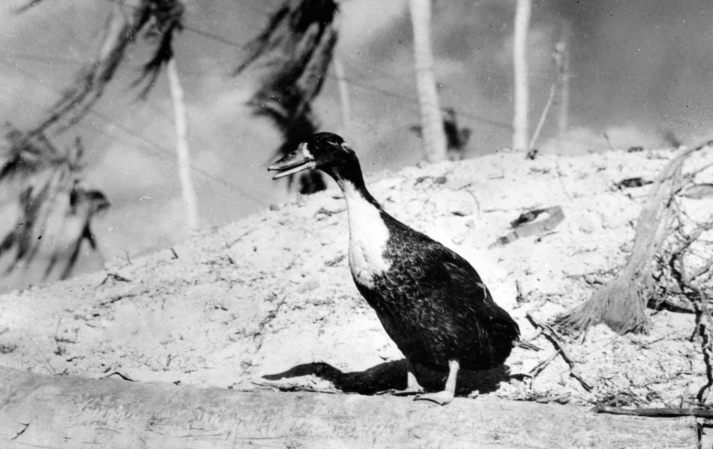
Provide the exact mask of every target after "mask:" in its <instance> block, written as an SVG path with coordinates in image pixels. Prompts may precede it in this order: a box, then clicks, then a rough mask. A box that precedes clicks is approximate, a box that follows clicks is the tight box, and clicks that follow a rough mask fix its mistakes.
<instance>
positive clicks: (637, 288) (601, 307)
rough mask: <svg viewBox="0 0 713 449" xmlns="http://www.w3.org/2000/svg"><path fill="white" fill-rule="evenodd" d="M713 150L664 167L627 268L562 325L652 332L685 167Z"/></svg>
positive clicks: (565, 317)
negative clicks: (659, 275)
mask: <svg viewBox="0 0 713 449" xmlns="http://www.w3.org/2000/svg"><path fill="white" fill-rule="evenodd" d="M710 148H711V144H710V143H707V144H704V145H702V146H699V147H696V148H692V149H687V150H684V151H683V152H681V153H680V154H679V155H677V156H676V157H675V158H673V159H672V160H671V161H670V162H669V163H668V164H667V165H666V166H665V167H664V169H663V170H662V171H661V173H659V175H658V177H657V178H656V180H655V181H654V183H653V185H652V187H651V190H650V191H649V194H648V196H647V198H646V203H645V204H644V208H643V209H642V211H641V213H640V214H639V218H638V220H637V224H636V237H635V239H634V246H633V249H632V253H631V256H630V257H629V261H628V262H627V264H626V266H625V267H624V269H623V270H622V271H621V273H620V274H619V276H618V277H617V278H616V279H614V280H613V281H611V282H609V283H608V284H606V285H605V286H604V287H602V288H600V289H599V290H597V291H595V292H594V294H593V295H592V296H591V297H590V298H589V299H588V300H587V301H586V302H585V303H584V304H582V305H580V306H579V307H577V308H575V309H574V310H572V311H570V312H568V313H567V314H565V315H563V316H561V317H559V318H558V319H557V324H558V325H560V326H562V327H564V328H568V329H571V330H575V331H582V330H586V329H587V328H589V327H590V326H593V325H595V324H598V323H602V322H603V323H605V324H606V325H607V326H609V327H610V328H611V329H612V330H614V331H616V332H617V333H619V334H625V333H627V332H634V333H647V332H648V330H649V321H648V318H647V316H646V307H647V305H648V304H650V303H652V302H653V303H655V302H656V301H657V299H658V296H659V295H660V294H661V292H660V289H659V288H658V285H657V280H656V278H655V276H654V274H655V273H654V269H655V267H656V261H657V258H658V257H659V254H660V253H661V251H662V248H663V247H664V244H665V243H666V241H667V239H668V238H669V237H670V236H671V235H672V232H671V231H672V229H673V228H674V225H675V223H676V217H677V206H676V201H675V200H676V197H677V195H679V194H680V193H681V192H682V190H683V189H684V188H685V187H686V186H687V185H688V184H689V180H690V176H689V175H684V174H683V164H684V163H685V162H686V160H687V159H688V158H689V157H690V156H691V155H692V154H693V153H696V152H698V151H700V150H703V149H710ZM699 235H700V234H699ZM709 268H710V267H709Z"/></svg>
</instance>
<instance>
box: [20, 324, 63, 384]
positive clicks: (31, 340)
mask: <svg viewBox="0 0 713 449" xmlns="http://www.w3.org/2000/svg"><path fill="white" fill-rule="evenodd" d="M22 333H23V334H25V336H26V337H27V339H28V340H30V342H31V343H32V344H33V345H34V346H35V348H37V351H38V352H39V353H40V355H41V356H42V358H43V359H45V362H46V363H47V366H49V367H50V370H51V372H52V374H53V375H54V376H56V375H57V371H55V369H54V367H53V366H52V364H51V363H50V360H49V359H48V358H47V356H45V353H44V352H42V349H40V347H39V346H38V345H37V343H35V340H33V339H32V337H30V335H29V334H28V333H27V332H25V331H24V330H22Z"/></svg>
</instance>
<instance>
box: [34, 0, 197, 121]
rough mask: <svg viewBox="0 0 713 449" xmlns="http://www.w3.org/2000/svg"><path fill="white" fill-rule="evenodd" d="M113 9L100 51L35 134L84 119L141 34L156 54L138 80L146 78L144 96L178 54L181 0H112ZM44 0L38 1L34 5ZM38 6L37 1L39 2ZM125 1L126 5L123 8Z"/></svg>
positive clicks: (142, 81)
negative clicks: (176, 37) (174, 43)
mask: <svg viewBox="0 0 713 449" xmlns="http://www.w3.org/2000/svg"><path fill="white" fill-rule="evenodd" d="M112 2H113V3H114V6H113V9H112V11H111V13H110V14H109V16H108V17H107V19H106V25H105V27H104V32H103V35H102V36H101V38H99V39H98V42H99V46H98V49H97V53H96V55H95V57H94V58H93V59H92V60H91V61H88V62H87V63H85V64H84V65H83V66H82V67H81V68H80V69H79V71H78V73H77V75H76V79H75V82H74V84H73V85H72V86H70V87H69V88H67V89H66V90H65V91H64V94H63V95H62V97H61V98H60V99H59V101H58V102H57V103H56V104H55V105H54V106H52V108H51V109H50V111H49V114H48V115H47V116H46V117H44V118H43V119H42V121H41V122H40V124H39V125H37V126H36V127H35V128H34V129H33V130H32V131H31V133H32V134H41V133H47V132H48V131H49V129H50V128H53V129H54V131H55V132H56V133H61V132H62V131H64V130H66V129H67V128H69V127H71V126H72V125H74V124H76V123H77V122H79V121H80V120H81V119H82V118H84V116H86V114H87V113H88V112H89V111H90V110H91V108H92V107H93V106H94V104H95V103H96V102H97V100H99V98H100V97H101V96H102V95H103V94H104V90H105V88H106V86H107V85H108V84H109V82H110V81H111V80H112V78H113V77H114V75H115V73H116V70H117V69H118V68H119V66H120V65H121V63H122V61H123V60H124V56H125V53H126V50H127V48H128V46H129V44H132V43H134V42H135V41H136V39H137V37H138V36H140V35H142V34H143V36H144V37H145V38H147V40H149V41H150V42H151V44H152V56H151V59H150V60H149V62H147V63H146V64H145V65H144V67H143V72H142V74H141V77H140V78H139V79H138V80H136V82H135V83H134V86H137V85H139V84H144V87H143V88H142V89H141V93H140V96H141V97H142V98H143V97H145V96H146V95H147V94H148V92H149V90H150V89H151V87H152V86H153V84H154V82H155V81H156V78H157V77H158V75H159V73H160V71H161V69H162V68H163V67H164V66H165V64H166V63H167V62H168V61H169V60H170V59H171V58H172V57H173V50H172V45H171V43H172V40H173V36H174V33H175V32H176V31H180V30H181V29H182V25H181V19H182V17H183V12H184V6H183V3H181V2H180V1H179V0H112ZM37 3H39V2H33V3H32V5H33V6H35V5H37ZM35 7H36V6H35ZM124 7H126V8H124Z"/></svg>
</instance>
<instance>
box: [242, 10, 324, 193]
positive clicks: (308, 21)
mask: <svg viewBox="0 0 713 449" xmlns="http://www.w3.org/2000/svg"><path fill="white" fill-rule="evenodd" d="M337 11H338V5H337V3H336V2H335V1H334V0H286V1H285V3H284V4H282V6H280V7H279V8H278V9H277V10H276V11H275V12H274V13H272V15H271V17H270V20H269V22H268V24H267V26H266V27H265V29H264V30H263V32H262V33H261V34H260V35H258V36H257V37H256V38H255V39H254V40H252V41H251V42H250V43H248V45H247V46H246V48H247V51H248V54H247V56H246V57H245V59H244V60H243V61H242V62H241V64H240V65H239V66H238V68H237V69H236V71H235V75H238V74H240V73H241V72H243V71H244V70H245V69H247V68H248V67H249V66H251V65H253V64H254V63H255V62H256V61H258V60H261V61H262V62H263V63H264V66H265V67H266V70H265V74H264V75H263V76H262V79H261V82H260V86H259V88H258V90H257V92H256V93H255V94H254V95H253V97H252V98H251V99H250V101H249V102H248V104H249V105H250V106H251V107H252V109H253V113H254V114H255V115H257V116H265V117H268V118H270V119H271V120H272V121H273V122H274V123H275V125H276V126H277V128H278V129H279V130H280V132H281V133H282V137H283V143H282V145H281V146H280V147H279V148H278V149H277V151H276V154H277V155H280V156H284V155H286V154H288V153H290V152H292V151H294V150H295V149H296V148H297V145H299V144H300V143H301V142H303V141H305V140H307V138H308V137H310V136H311V135H312V134H314V133H315V132H316V131H317V129H318V127H319V125H318V122H317V118H316V117H315V114H314V112H313V111H312V106H311V103H312V101H313V100H314V99H315V98H316V97H317V95H318V94H319V92H320V90H321V89H322V84H323V83H324V79H325V77H326V74H327V70H328V69H329V64H330V62H331V60H332V56H333V53H334V46H335V45H336V43H337V34H338V31H337V24H336V18H337ZM293 182H294V180H293V179H292V177H290V180H289V183H290V186H291V185H292V184H293ZM298 183H299V185H298V191H299V192H300V193H314V192H317V191H320V190H324V189H325V188H326V184H325V182H324V179H323V178H322V175H321V174H319V172H317V171H311V172H308V173H307V174H305V175H301V176H300V177H299V180H298Z"/></svg>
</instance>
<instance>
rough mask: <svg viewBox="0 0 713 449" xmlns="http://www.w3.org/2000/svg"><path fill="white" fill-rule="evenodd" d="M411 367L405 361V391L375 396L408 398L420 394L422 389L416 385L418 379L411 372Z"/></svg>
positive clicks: (394, 391) (390, 391)
mask: <svg viewBox="0 0 713 449" xmlns="http://www.w3.org/2000/svg"><path fill="white" fill-rule="evenodd" d="M413 371H414V370H413V365H412V364H411V362H410V361H409V359H406V389H405V390H394V389H392V390H386V391H380V392H378V393H377V394H393V395H394V396H408V395H412V394H421V393H423V392H424V390H423V387H421V385H419V384H418V379H416V375H415V374H414V372H413Z"/></svg>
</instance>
